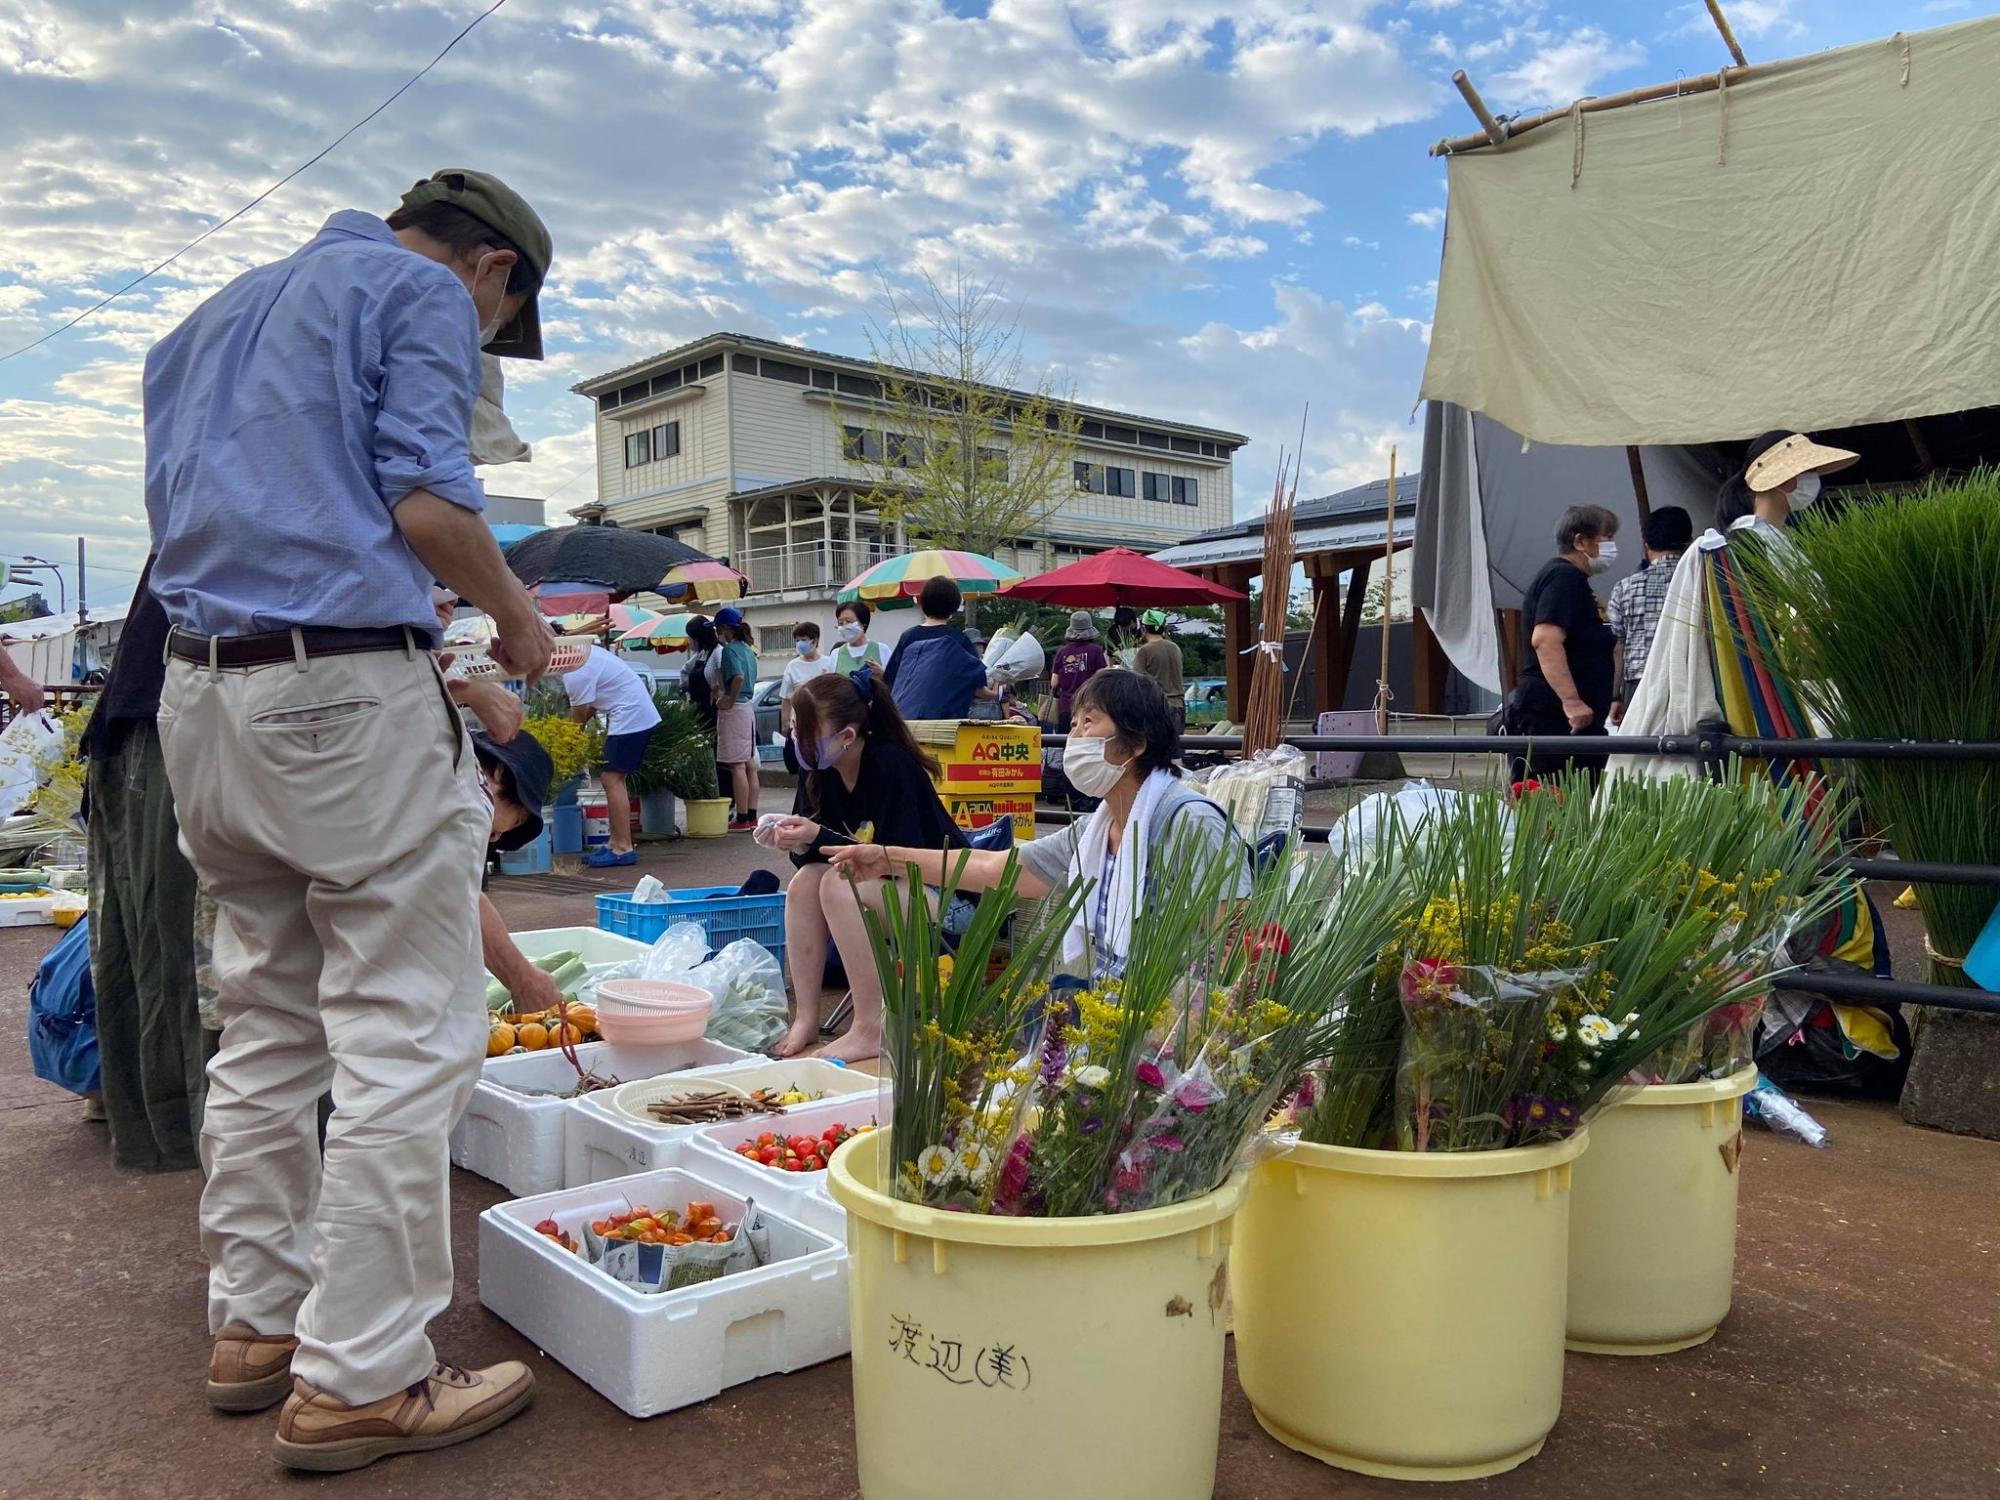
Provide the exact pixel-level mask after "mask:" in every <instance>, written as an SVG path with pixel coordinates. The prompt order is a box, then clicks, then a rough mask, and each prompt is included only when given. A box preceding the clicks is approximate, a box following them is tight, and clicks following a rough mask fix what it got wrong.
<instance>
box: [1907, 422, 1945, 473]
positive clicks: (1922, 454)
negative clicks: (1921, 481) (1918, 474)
mask: <svg viewBox="0 0 2000 1500" xmlns="http://www.w3.org/2000/svg"><path fill="white" fill-rule="evenodd" d="M1903 431H1905V432H1907V433H1908V434H1909V435H1910V446H1911V447H1912V448H1914V449H1915V450H1916V454H1917V462H1918V463H1919V464H1921V465H1923V470H1924V477H1925V478H1926V479H1928V478H1929V477H1930V476H1931V475H1933V474H1935V473H1937V459H1936V458H1934V457H1933V456H1932V454H1931V445H1930V440H1929V439H1928V438H1926V437H1925V436H1924V429H1923V428H1922V427H1921V426H1920V425H1919V424H1918V422H1917V419H1916V418H1915V417H1910V418H1907V419H1906V420H1905V421H1904V423H1903Z"/></svg>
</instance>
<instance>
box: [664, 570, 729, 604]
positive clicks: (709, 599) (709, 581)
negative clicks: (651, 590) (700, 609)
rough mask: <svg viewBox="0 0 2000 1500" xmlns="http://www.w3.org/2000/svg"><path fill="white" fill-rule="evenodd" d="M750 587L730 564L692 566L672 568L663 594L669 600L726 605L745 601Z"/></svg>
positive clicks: (665, 581)
mask: <svg viewBox="0 0 2000 1500" xmlns="http://www.w3.org/2000/svg"><path fill="white" fill-rule="evenodd" d="M748 587H749V583H748V580H747V579H745V578H744V576H743V575H742V574H741V573H739V572H737V571H736V570H735V569H734V568H732V567H730V566H729V565H728V564H727V563H719V562H691V563H680V564H678V565H677V566H675V567H672V568H669V569H668V570H667V576H666V577H665V578H663V579H661V580H660V585H659V591H660V593H662V594H664V595H665V596H666V597H667V598H669V599H695V600H698V601H699V602H701V603H703V604H722V603H727V602H728V601H729V600H732V599H741V598H742V597H743V595H744V593H745V592H746V590H747V589H748Z"/></svg>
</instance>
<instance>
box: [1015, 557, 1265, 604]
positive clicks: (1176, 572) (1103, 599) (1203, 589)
mask: <svg viewBox="0 0 2000 1500" xmlns="http://www.w3.org/2000/svg"><path fill="white" fill-rule="evenodd" d="M1000 593H1001V595H1002V597H1004V598H1008V599H1029V600H1033V601H1034V602H1036V603H1039V604H1059V605H1065V606H1067V607H1069V608H1072V609H1093V608H1098V607H1101V606H1104V605H1119V604H1130V605H1133V606H1139V605H1147V604H1162V605H1165V604H1180V605H1191V604H1228V603H1230V602H1232V601H1234V600H1237V599H1244V598H1247V597H1249V596H1248V595H1245V594H1239V593H1238V592H1237V591H1236V590H1235V589H1229V588H1224V587H1223V586H1222V585H1221V584H1219V583H1210V582H1209V581H1208V580H1207V579H1206V578H1200V577H1197V576H1196V575H1195V574H1193V573H1185V572H1182V571H1181V570H1180V569H1179V568H1172V567H1169V566H1167V564H1165V563H1163V562H1155V561H1153V559H1152V558H1150V557H1148V556H1146V555H1145V554H1144V553H1143V552H1134V551H1133V550H1132V549H1131V548H1130V547H1113V548H1112V549H1111V550H1110V551H1109V552H1100V553H1098V554H1097V555H1096V556H1095V557H1086V558H1084V559H1083V560H1082V561H1081V562H1073V563H1070V564H1068V565H1067V566H1066V567H1061V568H1056V569H1054V570H1053V571H1051V572H1048V573H1039V574H1037V575H1036V576H1035V577H1033V578H1023V579H1022V580H1021V581H1020V582H1019V583H1011V584H1007V585H1005V586H1004V587H1003V588H1002V589H1001V590H1000Z"/></svg>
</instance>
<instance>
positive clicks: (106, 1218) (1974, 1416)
mask: <svg viewBox="0 0 2000 1500" xmlns="http://www.w3.org/2000/svg"><path fill="white" fill-rule="evenodd" d="M757 857H758V856H757V855H756V852H755V851H754V850H753V849H752V847H751V846H750V844H749V842H748V840H747V839H746V838H742V837H737V838H735V839H732V840H730V841H728V842H727V844H707V845H697V844H688V845H682V846H676V847H674V848H672V849H669V850H666V851H662V852H656V853H654V854H651V855H649V858H648V864H649V865H651V866H656V867H659V868H660V870H661V873H662V874H663V876H664V877H665V878H667V879H668V880H669V882H670V883H676V884H710V883H721V882H722V881H723V880H725V879H729V878H740V875H741V872H742V871H743V870H744V869H745V868H747V866H748V865H749V863H750V862H751V860H752V859H754V858H757ZM773 864H774V866H775V864H776V862H775V861H773ZM621 873H624V872H621ZM623 883H626V884H629V879H628V880H627V881H625V882H623ZM606 886H607V888H609V883H606ZM586 889H587V886H586V885H585V883H584V882H582V881H579V880H565V879H563V878H562V877H560V876H558V877H556V878H553V879H542V880H534V881H526V882H512V883H508V886H507V888H506V889H505V890H503V891H502V893H501V900H502V904H503V906H504V907H505V909H506V910H507V912H508V914H509V917H510V920H512V921H513V922H514V923H515V925H516V926H517V927H523V928H525V927H531V926H551V925H559V924H569V923H576V922H588V921H589V920H590V915H589V912H590V907H589V902H588V900H587V898H586V896H585V894H584V891H585V890H586ZM1897 935H1898V945H1897V946H1898V950H1899V954H1903V953H1907V951H1908V950H1910V949H1912V948H1914V945H1915V936H1914V933H1913V932H1912V931H1910V930H1908V926H1907V921H1904V922H1903V924H1902V926H1901V927H1900V928H1899V931H1898V934H1897ZM52 937H53V934H52V933H51V932H50V930H49V929H46V928H40V929H24V930H12V931H0V1030H4V1032H5V1034H7V1035H9V1036H12V1037H16V1038H18V1037H19V1036H20V1035H21V1033H22V1025H23V1017H24V1013H25V1010H26V997H25V991H26V983H27V980H28V977H29V975H30V974H31V973H32V970H33V965H34V963H35V961H36V960H37V959H38V958H39V956H40V955H41V953H42V952H43V951H44V950H45V949H46V947H47V946H48V945H49V943H50V942H51V941H52ZM1910 972H1914V970H1913V969H1912V970H1910ZM1813 1107H1814V1109H1815V1112H1816V1113H1817V1114H1818V1115H1819V1117H1820V1119H1821V1120H1822V1121H1823V1122H1824V1123H1825V1124H1826V1126H1827V1127H1828V1129H1829V1130H1830V1131H1831V1133H1832V1144H1831V1146H1830V1147H1829V1148H1828V1149H1826V1150H1824V1151H1810V1150H1807V1149H1805V1148H1804V1147H1801V1146H1798V1145H1794V1144H1792V1143H1789V1142H1785V1141H1779V1140H1775V1139H1773V1138H1772V1137H1770V1136H1768V1135H1764V1134H1762V1133H1756V1132H1753V1133H1751V1134H1750V1135H1749V1137H1748V1149H1747V1151H1746V1153H1745V1157H1744V1169H1743V1225H1742V1240H1741V1249H1740V1258H1739V1263H1738V1286H1737V1298H1736V1310H1735V1312H1734V1314H1733V1315H1732V1316H1731V1318H1730V1320H1729V1323H1728V1325H1727V1326H1726V1328H1725V1329H1724V1330H1723V1332H1722V1333H1721V1334H1720V1335H1719V1336H1718V1337H1717V1338H1716V1340H1715V1341H1714V1342H1713V1343H1712V1344H1710V1345H1709V1346H1707V1347H1706V1348H1703V1349H1699V1350H1694V1351H1690V1352H1688V1353H1685V1354H1681V1355H1676V1356H1674V1357H1673V1358H1671V1359H1642V1360H1608V1359H1591V1358H1585V1357H1581V1356H1571V1357H1570V1360H1569V1365H1568V1375H1567V1380H1568V1385H1567V1392H1566V1401H1565V1409H1564V1414H1563V1420H1562V1422H1561V1424H1560V1425H1559V1426H1558V1427H1557V1428H1556V1431H1555V1433H1554V1435H1553V1436H1552V1437H1551V1438H1550V1440H1549V1444H1548V1447H1547V1449H1546V1450H1545V1451H1544V1453H1543V1454H1542V1456H1541V1457H1540V1458H1538V1459H1536V1460H1535V1461H1534V1462H1532V1463H1531V1464H1529V1465H1527V1466H1526V1467H1524V1468H1522V1469H1519V1470H1517V1471H1515V1472H1514V1473H1513V1474H1511V1475H1506V1476H1502V1477H1500V1478H1498V1479H1493V1480H1487V1481H1482V1482H1479V1483H1475V1484H1470V1485H1466V1486H1463V1487H1462V1488H1461V1489H1460V1490H1458V1491H1456V1492H1455V1493H1460V1494H1464V1495H1466V1496H1467V1497H1469V1500H1502V1497H1507V1500H1512V1497H1528V1496H1533V1497H1536V1500H1603V1497H1606V1496H1638V1495H1654V1496H1661V1497H1676V1500H1678V1497H1702V1500H1705V1497H1717V1500H1722V1497H1734V1496H1751V1497H1771V1500H1829V1497H1844V1496H1855V1497H1864V1496H1865V1497H1871V1500H1872V1497H1889V1496H1909V1497H1913V1500H1915V1497H1921V1500H1981V1497H1985V1500H1990V1497H1994V1496H2000V1353H1996V1346H1997V1345H2000V1194H1996V1183H2000V1145H1994V1144H1991V1143H1988V1142H1983V1141H1976V1140H1966V1139H1960V1138H1956V1137H1951V1136H1944V1135H1938V1134H1935V1133H1932V1132H1928V1131H1923V1130H1916V1129H1912V1128H1910V1127H1907V1126H1905V1125H1903V1124H1902V1123H1901V1122H1900V1121H1899V1120H1898V1119H1897V1118H1896V1116H1895V1114H1894V1113H1893V1112H1892V1111H1891V1110H1889V1109H1887V1108H1881V1107H1872V1106H1870V1107H1861V1106H1852V1105H1841V1104H1826V1103H1821V1104H1815V1105H1814V1106H1813ZM0 1119H4V1125H0V1205H3V1206H0V1232H4V1236H5V1243H6V1245H7V1246H8V1253H7V1254H6V1255H5V1257H4V1259H0V1349H4V1350H5V1351H7V1353H8V1354H9V1355H10V1356H11V1363H12V1366H13V1369H14V1375H13V1378H12V1379H10V1380H8V1381H7V1382H6V1383H5V1385H4V1387H0V1434H4V1437H0V1496H16V1495H19V1496H30V1495H33V1496H63V1497H67V1496H90V1497H95V1496H111V1495H119V1496H125V1495H144V1496H164V1497H171V1500H178V1497H181V1496H188V1497H200V1500H229V1497H238V1496H269V1495H274V1494H275V1495H284V1494H291V1493H303V1492H305V1491H307V1490H309V1489H321V1488H324V1489H327V1490H338V1491H339V1492H341V1493H343V1494H346V1495H352V1496H378V1495H380V1496H402V1495H407V1496H423V1497H425V1500H458V1497H468V1500H469V1497H479V1500H485V1497H490V1496H542V1495H554V1494H558V1493H560V1494H564V1495H575V1496H596V1495H612V1494H615V1495H618V1496H621V1497H623V1496H631V1497H635V1500H637V1497H644V1500H713V1497H715V1496H718V1495H729V1496H749V1495H753V1494H769V1495H772V1496H785V1497H791V1496H797V1497H811V1500H845V1497H851V1496H854V1495H855V1494H856V1493H857V1491H856V1488H855V1481H854V1471H853V1451H852V1430H851V1419H850V1416H849V1393H848V1368H847V1364H846V1362H845V1361H840V1362H836V1363H833V1364H829V1365H823V1366H820V1367H818V1368H816V1369H813V1370H808V1371H805V1372H803V1373H801V1374H797V1375H792V1376H787V1377H777V1378H773V1379H768V1380H762V1381H758V1382H756V1383H754V1384H752V1385H749V1386H745V1387H741V1388H739V1389H736V1390H733V1391H729V1392H726V1393H724V1395H723V1396H721V1397H720V1398H719V1399H717V1400H715V1401H711V1402H708V1403H706V1404H705V1405H702V1406H698V1407H694V1408H692V1409H690V1410H687V1411H682V1412H677V1413H674V1414H672V1415H669V1416H664V1417H658V1418H655V1419H653V1420H652V1421H650V1422H644V1423H641V1422H634V1421H631V1420H629V1419H627V1418H626V1417H625V1416H623V1415H622V1414H621V1413H619V1412H618V1411H617V1410H616V1409H614V1408H613V1407H611V1406H610V1405H609V1404H607V1403H606V1402H604V1401H603V1400H601V1399H600V1398H599V1397H598V1396H596V1395H595V1394H594V1393H593V1392H592V1391H590V1390H589V1389H588V1388H587V1387H586V1386H584V1385H583V1384H581V1383H580V1382H579V1381H577V1380H575V1379H574V1378H572V1377H571V1376H570V1375H569V1374H568V1373H567V1372H566V1371H564V1370H563V1369H562V1368H561V1367H560V1366H558V1365H556V1364H554V1363H553V1362H552V1361H549V1360H547V1359H544V1358H542V1357H541V1356H540V1355H539V1354H538V1352H537V1351H536V1350H535V1349H534V1348H533V1346H532V1345H530V1344H529V1343H527V1341H526V1340H524V1339H522V1338H520V1337H519V1336H518V1335H516V1334H515V1333H514V1332H513V1331H512V1330H511V1329H510V1328H508V1327H507V1326H506V1325H505V1324H503V1323H501V1322H500V1321H499V1320H498V1319H496V1318H493V1317H491V1316H490V1315H488V1314H487V1313H485V1312H484V1311H483V1310H482V1309H481V1308H480V1306H479V1295H478V1279H479V1267H478V1257H477V1253H476V1235H475V1231H474V1222H475V1219H476V1217H477V1215H478V1213H479V1211H480V1210H481V1209H484V1208H486V1207H487V1206H489V1205H490V1204H492V1203H494V1202H497V1201H499V1199H500V1198H501V1197H502V1196H503V1194H502V1192H501V1191H500V1189H498V1188H497V1187H495V1186H494V1185H493V1184H491V1183H488V1182H485V1181H483V1180H481V1179H479V1178H476V1177H472V1176H469V1175H467V1174H464V1173H454V1174H453V1182H452V1231H453V1237H454V1241H455V1243H456V1245H457V1247H458V1248H457V1259H458V1290H457V1296H456V1298H455V1300H454V1301H453V1304H452V1307H451V1309H450V1311H449V1312H447V1313H446V1314H445V1316H444V1317H443V1318H441V1319H440V1320H439V1322H438V1323H437V1324H436V1325H435V1327H434V1332H435V1334H436V1336H437V1341H438V1344H439V1346H440V1348H441V1349H442V1350H444V1351H445V1352H446V1353H447V1354H448V1355H449V1357H451V1358H453V1359H456V1360H459V1361H461V1362H466V1363H475V1364H476V1363H480V1362H483V1361H487V1360H491V1359H495V1358H503V1357H514V1358H522V1359H526V1360H529V1361H530V1362H531V1363H533V1365H534V1367H535V1369H536V1371H537V1374H538V1376H539V1377H540V1381H541V1386H540V1394H539V1396H538V1399H537V1402H536V1405H535V1407H534V1409H533V1410H532V1411H531V1412H530V1413H529V1414H528V1415H526V1416H524V1417H522V1418H521V1419H520V1420H519V1421H517V1422H515V1423H513V1424H512V1425H511V1426H509V1427H507V1428H505V1429H504V1430H502V1431H501V1432H499V1433H497V1434H495V1435H493V1436H491V1437H488V1438H485V1439H482V1440H481V1441H479V1442H477V1443H475V1444H472V1445H470V1446H468V1447H466V1448H463V1449H459V1450H455V1451H453V1452H452V1453H450V1454H446V1455H438V1456H431V1457H415V1458H405V1459H398V1460H394V1461H392V1462H388V1463H384V1464H382V1465H379V1466H377V1467H376V1468H374V1469H371V1470H367V1471H364V1472H362V1473H358V1474H354V1475H349V1476H345V1477H342V1478H338V1479H329V1480H308V1479H301V1478H297V1477H294V1476H289V1475H285V1474H282V1473H281V1472H280V1471H278V1470H276V1469H275V1468H273V1466H272V1465H271V1463H270V1461H269V1458H268V1456H267V1453H268V1445H269V1441H270V1435H271V1428H272V1418H270V1417H249V1418H223V1417H219V1416H216V1415H214V1414H212V1413H211V1412H210V1411H209V1410H208V1408H207V1406H206V1405H205V1403H204V1402H203V1400H202V1392H201V1384H200V1382H201V1378H202V1370H203V1366H204V1362H205V1360H206V1357H207V1339H206V1324H205V1315H204V1310H203V1293H202V1275H203V1268H202V1264H201V1259H200V1253H199V1249H198V1247H197V1244H196V1242H195V1236H194V1232H193V1213H194V1205H195V1199H196V1194H197V1192H198V1184H197V1182H196V1180H195V1179H194V1177H193V1176H192V1175H191V1174H190V1175H184V1176H174V1177H150V1178H126V1177H120V1176H118V1175H117V1174H116V1173H114V1172H113V1171H112V1170H111V1167H110V1165H109V1161H108V1158H107V1153H106V1150H105V1143H104V1136H103V1132H102V1129H101V1127H97V1126H87V1125H85V1124H83V1123H82V1122H81V1120H80V1118H79V1114H78V1107H77V1105H76V1102H75V1101H74V1100H73V1099H71V1098H69V1097H68V1096H67V1095H64V1094H61V1093H60V1092H58V1091H57V1090H55V1089H52V1088H50V1087H48V1086H46V1085H43V1084H41V1083H39V1082H37V1081H36V1080H35V1079H34V1078H33V1077H32V1076H31V1075H30V1073H29V1069H28V1064H27V1058H26V1053H25V1048H23V1047H21V1046H20V1045H18V1043H16V1044H9V1045H6V1046H4V1047H0ZM1466 1248H1467V1253H1468V1254H1476V1253H1477V1249H1478V1247H1476V1246H1468V1247H1466ZM1115 1441H1116V1435H1115V1434H1107V1435H1106V1442H1107V1459H1106V1461H1107V1462H1109V1463H1115V1462H1116V1459H1115V1449H1114V1448H1113V1446H1112V1445H1113V1444H1115ZM1021 1493H1022V1494H1023V1495H1024V1496H1033V1497H1042V1496H1046V1497H1049V1500H1058V1497H1060V1500H1090V1497H1091V1491H1090V1489H1089V1485H1088V1480H1087V1479H1085V1480H1083V1481H1081V1482H1080V1484H1079V1486H1078V1487H1077V1488H1075V1489H1069V1490H1060V1489H1057V1488H1054V1487H1052V1486H1051V1485H1049V1484H1048V1483H1047V1482H1043V1481H1037V1482H1035V1483H1033V1484H1032V1485H1031V1484H1029V1483H1028V1482H1026V1481H1024V1484H1023V1488H1022V1490H1021ZM1421 1493H1426V1492H1424V1491H1419V1490H1417V1489H1416V1488H1414V1487H1409V1486H1399V1485H1394V1484H1388V1483H1383V1482H1380V1481H1373V1480H1366V1479H1362V1478H1359V1477H1356V1476H1351V1475H1345V1474H1340V1473H1337V1472H1336V1471H1333V1470H1330V1469H1326V1468H1323V1467H1321V1466H1320V1465H1318V1464H1316V1463H1314V1462H1312V1461H1311V1460H1308V1459H1304V1458H1301V1457H1299V1456H1297V1455H1295V1454H1292V1453H1290V1452H1288V1451H1287V1450H1285V1449H1283V1448H1281V1447H1279V1446H1278V1445H1277V1444H1276V1443H1274V1442H1273V1441H1271V1440H1270V1439H1269V1438H1267V1437H1265V1436H1264V1435H1263V1433H1262V1432H1261V1430H1260V1429H1258V1427H1257V1425H1256V1423H1255V1421H1254V1420H1253V1418H1252V1417H1251V1415H1250V1411H1249V1408H1248V1406H1247V1404H1246V1403H1245V1402H1244V1399H1243V1396H1242V1393H1241V1391H1240V1390H1239V1389H1237V1387H1236V1385H1235V1382H1234V1379H1233V1377H1232V1378H1231V1380H1230V1382H1229V1384H1228V1385H1227V1387H1226V1389H1225V1397H1224V1409H1223V1414H1222V1460H1221V1465H1220V1473H1219V1483H1218V1485H1217V1489H1216V1494H1217V1495H1218V1496H1221V1497H1225V1500H1263V1497H1280V1496H1283V1497H1287V1500H1289V1497H1295V1496H1300V1495H1314V1496H1318V1495H1327V1496H1343V1497H1380V1496H1394V1495H1409V1496H1415V1495H1418V1494H1421ZM952 1496H953V1492H952V1491H951V1490H950V1489H949V1488H948V1487H946V1488H941V1489H940V1491H939V1496H938V1500H952Z"/></svg>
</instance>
